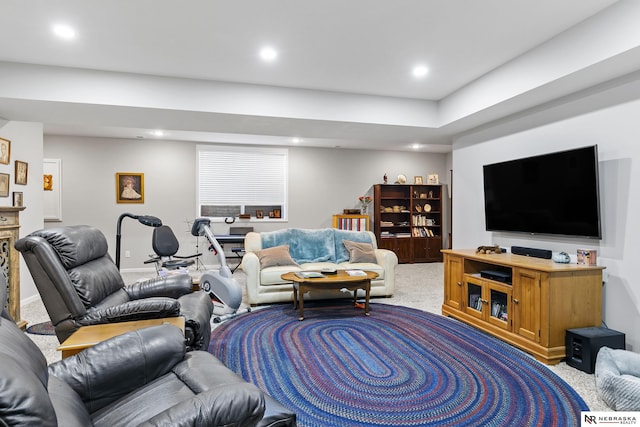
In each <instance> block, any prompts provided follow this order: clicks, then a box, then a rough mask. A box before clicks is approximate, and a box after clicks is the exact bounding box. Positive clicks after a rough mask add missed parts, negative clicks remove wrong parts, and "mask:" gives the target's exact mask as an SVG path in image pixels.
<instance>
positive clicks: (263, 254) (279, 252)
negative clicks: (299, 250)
mask: <svg viewBox="0 0 640 427" xmlns="http://www.w3.org/2000/svg"><path fill="white" fill-rule="evenodd" d="M255 254H256V255H257V256H258V259H259V260H260V268H261V269H262V268H267V267H275V266H278V265H296V266H297V265H298V264H297V263H296V262H295V261H294V260H293V259H292V258H291V255H290V254H289V245H282V246H274V247H272V248H267V249H262V250H261V251H257V252H256V253H255Z"/></svg>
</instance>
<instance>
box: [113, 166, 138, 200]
mask: <svg viewBox="0 0 640 427" xmlns="http://www.w3.org/2000/svg"><path fill="white" fill-rule="evenodd" d="M116 203H144V174H143V173H137V172H118V173H116Z"/></svg>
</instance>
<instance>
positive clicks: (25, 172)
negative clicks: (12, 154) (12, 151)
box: [15, 160, 29, 185]
mask: <svg viewBox="0 0 640 427" xmlns="http://www.w3.org/2000/svg"><path fill="white" fill-rule="evenodd" d="M28 177H29V163H27V162H23V161H20V160H16V161H15V183H16V184H18V185H27V179H28Z"/></svg>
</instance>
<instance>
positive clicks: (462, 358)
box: [210, 301, 588, 427]
mask: <svg viewBox="0 0 640 427" xmlns="http://www.w3.org/2000/svg"><path fill="white" fill-rule="evenodd" d="M304 314H305V320H304V321H302V322H300V321H298V314H297V311H296V312H294V311H293V309H292V306H291V305H289V304H287V305H278V306H272V307H268V308H264V309H260V310H254V311H253V312H251V313H247V314H244V315H242V316H239V317H237V318H236V319H235V320H233V321H230V322H227V323H224V324H222V325H220V326H218V327H217V328H216V329H215V330H214V331H213V333H212V337H211V345H210V352H211V353H212V354H214V355H215V356H216V357H218V358H219V359H221V360H222V361H223V362H224V363H225V364H226V365H227V366H228V367H229V368H231V369H232V370H234V371H235V372H237V373H238V374H240V375H241V376H242V377H243V378H244V379H245V380H247V381H250V382H252V383H254V384H256V385H257V386H258V387H260V388H261V389H262V390H264V391H265V392H267V393H268V394H270V395H271V396H273V397H274V398H275V399H276V400H278V401H279V402H280V403H282V404H283V405H285V406H286V407H288V408H290V409H291V410H293V411H295V412H296V413H297V415H298V425H299V426H307V427H321V426H322V427H324V426H430V425H434V426H435V425H438V426H440V425H449V426H534V425H538V426H552V425H553V426H576V425H580V411H581V410H588V408H587V405H586V404H585V403H584V401H583V400H582V399H581V398H580V396H579V395H578V394H577V393H576V392H575V391H574V390H573V389H572V388H571V387H570V386H569V385H568V384H566V383H565V382H564V381H563V380H562V379H561V378H559V377H558V376H557V375H555V374H554V373H553V372H551V371H550V370H548V369H547V368H546V367H545V366H543V365H542V364H540V363H538V362H537V361H535V360H534V359H532V358H531V357H530V356H528V355H526V354H525V353H523V352H521V351H519V350H517V349H516V348H514V347H512V346H510V345H508V344H505V343H503V342H502V341H500V340H497V339H495V338H493V337H490V336H488V335H486V334H484V333H482V332H480V331H479V330H477V329H474V328H472V327H469V326H467V325H464V324H462V323H460V322H458V321H455V320H452V319H449V318H446V317H443V316H438V315H435V314H431V313H427V312H423V311H419V310H415V309H410V308H406V307H400V306H392V305H386V304H371V316H370V317H365V316H364V315H363V311H362V310H359V309H355V308H354V307H353V306H352V305H348V304H345V303H342V302H340V301H336V302H332V303H327V304H325V305H322V304H319V303H316V304H312V303H310V304H309V307H306V304H305V312H304Z"/></svg>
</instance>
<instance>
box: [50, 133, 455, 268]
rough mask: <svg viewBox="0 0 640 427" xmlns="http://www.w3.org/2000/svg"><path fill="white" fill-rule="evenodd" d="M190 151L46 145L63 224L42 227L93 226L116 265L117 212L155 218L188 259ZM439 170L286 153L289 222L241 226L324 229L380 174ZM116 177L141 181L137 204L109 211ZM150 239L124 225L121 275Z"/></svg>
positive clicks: (217, 228)
mask: <svg viewBox="0 0 640 427" xmlns="http://www.w3.org/2000/svg"><path fill="white" fill-rule="evenodd" d="M196 145H197V144H195V143H190V142H176V141H162V140H118V139H104V138H83V137H70V136H47V137H45V141H44V157H45V158H59V159H61V160H62V175H63V200H62V209H63V222H61V223H52V222H48V223H46V227H48V228H49V227H54V226H58V225H72V224H90V225H94V226H97V227H98V228H100V229H101V230H102V231H103V232H104V233H105V234H106V236H107V238H108V239H109V248H110V253H111V255H112V257H114V259H115V234H116V223H117V219H118V217H119V215H120V214H122V213H123V212H131V213H134V214H148V215H154V216H157V217H159V218H160V219H162V221H163V223H164V224H167V225H169V226H170V227H171V228H173V230H174V232H175V233H176V234H177V235H178V237H179V240H180V242H181V249H180V253H181V254H191V253H194V252H195V251H196V243H197V241H196V239H195V238H194V237H192V236H191V235H190V234H189V233H188V230H189V222H190V221H193V219H194V218H195V217H196V216H197V212H196V192H195V174H196V171H195V167H196ZM445 168H446V156H445V155H444V154H431V153H413V152H391V151H365V150H344V149H319V148H303V147H291V148H290V149H289V189H288V191H289V220H288V222H269V221H267V220H261V221H258V220H256V221H253V222H251V223H248V224H246V225H248V226H253V227H254V228H255V229H256V230H257V231H267V230H274V229H279V228H286V227H305V228H317V227H330V226H331V215H332V214H335V213H341V212H342V210H343V209H344V208H356V207H358V203H357V197H358V196H360V195H362V194H364V193H365V192H366V191H367V190H368V189H369V187H370V186H371V185H373V184H375V183H379V182H381V181H382V177H383V175H384V174H385V173H386V174H387V175H388V176H389V179H390V181H391V182H393V180H394V177H397V176H398V174H400V173H402V174H405V175H406V176H407V177H408V178H409V180H412V179H413V176H414V175H422V176H423V177H425V176H426V175H427V174H430V173H437V174H439V175H440V177H441V178H446V176H447V174H446V173H445ZM116 172H142V173H144V180H145V203H144V204H116V195H115V174H116ZM238 179H241V177H238ZM235 225H244V224H239V222H238V223H236V224H235ZM212 230H213V232H214V233H218V234H224V233H226V232H228V225H226V224H224V223H214V224H213V225H212ZM151 233H152V229H151V228H149V227H145V226H143V225H141V224H139V223H137V222H136V221H134V220H132V219H128V218H125V219H124V221H123V223H122V251H121V256H122V258H121V266H122V268H123V269H140V268H148V267H149V265H144V264H143V261H144V260H145V259H147V258H148V255H149V254H151V253H152V252H153V251H152V249H151ZM199 243H200V250H201V251H205V252H206V247H207V246H208V245H207V244H205V242H204V241H200V242H199ZM125 251H130V253H131V257H130V258H125V256H124V255H125ZM204 262H205V264H214V263H215V260H214V258H213V257H212V256H211V254H209V253H208V252H207V253H206V256H205V259H204Z"/></svg>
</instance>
